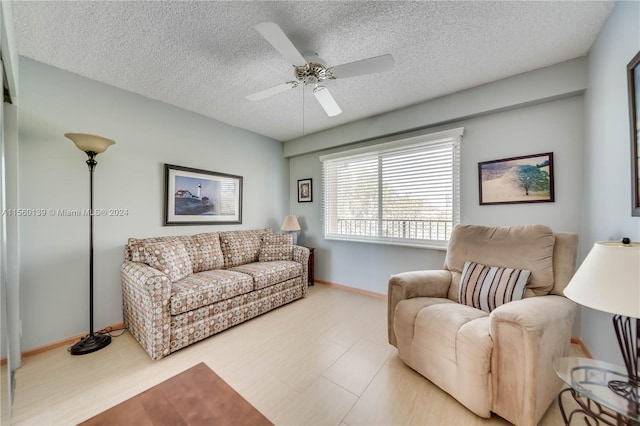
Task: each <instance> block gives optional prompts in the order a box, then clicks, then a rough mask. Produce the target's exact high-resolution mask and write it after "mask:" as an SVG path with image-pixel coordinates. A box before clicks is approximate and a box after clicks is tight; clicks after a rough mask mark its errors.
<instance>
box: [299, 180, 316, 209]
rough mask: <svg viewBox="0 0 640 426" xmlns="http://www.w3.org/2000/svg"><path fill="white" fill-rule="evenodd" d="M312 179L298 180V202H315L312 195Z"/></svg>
mask: <svg viewBox="0 0 640 426" xmlns="http://www.w3.org/2000/svg"><path fill="white" fill-rule="evenodd" d="M311 190H312V188H311V178H309V179H299V180H298V202H299V203H310V202H311V201H313V197H312V193H311Z"/></svg>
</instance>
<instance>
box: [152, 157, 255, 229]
mask: <svg viewBox="0 0 640 426" xmlns="http://www.w3.org/2000/svg"><path fill="white" fill-rule="evenodd" d="M164 176H165V179H164V181H165V184H164V222H163V225H164V226H175V225H222V224H230V223H242V176H236V175H230V174H226V173H218V172H211V171H208V170H200V169H193V168H191V167H182V166H176V165H173V164H165V165H164Z"/></svg>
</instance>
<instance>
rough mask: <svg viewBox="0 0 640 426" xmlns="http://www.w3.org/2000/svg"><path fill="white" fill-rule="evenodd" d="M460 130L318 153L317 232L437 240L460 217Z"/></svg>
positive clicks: (441, 242) (393, 240)
mask: <svg viewBox="0 0 640 426" xmlns="http://www.w3.org/2000/svg"><path fill="white" fill-rule="evenodd" d="M463 131H464V128H458V129H453V130H448V131H444V132H438V133H432V134H427V135H420V136H414V137H410V138H406V139H402V140H397V141H394V142H388V143H383V144H378V145H374V146H371V147H366V148H361V149H356V150H350V151H344V152H340V153H336V154H330V155H325V156H322V157H320V161H322V171H323V180H322V182H323V195H324V197H323V202H324V233H325V238H327V239H340V240H350V241H364V242H374V243H389V244H402V245H419V246H432V247H433V246H435V247H445V246H446V244H447V241H448V240H449V237H450V236H451V231H452V230H453V228H454V226H455V225H457V224H458V223H459V221H460V142H461V140H462V134H463Z"/></svg>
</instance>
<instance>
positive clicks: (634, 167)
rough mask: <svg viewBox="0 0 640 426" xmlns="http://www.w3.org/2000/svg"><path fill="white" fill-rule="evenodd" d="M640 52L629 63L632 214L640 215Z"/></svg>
mask: <svg viewBox="0 0 640 426" xmlns="http://www.w3.org/2000/svg"><path fill="white" fill-rule="evenodd" d="M639 65H640V52H638V53H637V54H636V55H635V56H634V57H633V59H632V60H631V62H629V64H628V65H627V83H628V90H629V130H630V131H631V216H640V66H639Z"/></svg>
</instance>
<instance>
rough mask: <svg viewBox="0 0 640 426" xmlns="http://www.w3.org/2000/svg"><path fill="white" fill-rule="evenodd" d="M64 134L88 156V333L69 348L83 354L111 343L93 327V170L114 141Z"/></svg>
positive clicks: (74, 353) (72, 352)
mask: <svg viewBox="0 0 640 426" xmlns="http://www.w3.org/2000/svg"><path fill="white" fill-rule="evenodd" d="M65 136H66V137H67V138H69V139H71V141H72V142H73V143H74V144H75V145H76V147H77V148H78V149H79V150H81V151H84V152H85V153H86V154H87V157H89V158H88V159H87V161H86V163H87V166H89V335H88V336H86V337H84V338H82V339H80V341H79V342H77V343H76V344H75V345H73V346H71V348H70V349H69V352H70V353H71V354H72V355H84V354H88V353H91V352H95V351H97V350H100V349H102V348H104V347H105V346H107V345H109V343H111V336H109V335H106V334H95V332H94V327H93V216H94V215H93V212H94V210H93V172H94V170H95V168H96V165H97V164H98V162H97V161H96V159H95V158H96V156H97V155H98V154H100V153H102V152H104V151H106V149H107V148H109V147H110V146H111V145H113V144H114V143H115V142H114V141H113V140H111V139H107V138H103V137H102V136H96V135H90V134H86V133H65Z"/></svg>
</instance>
